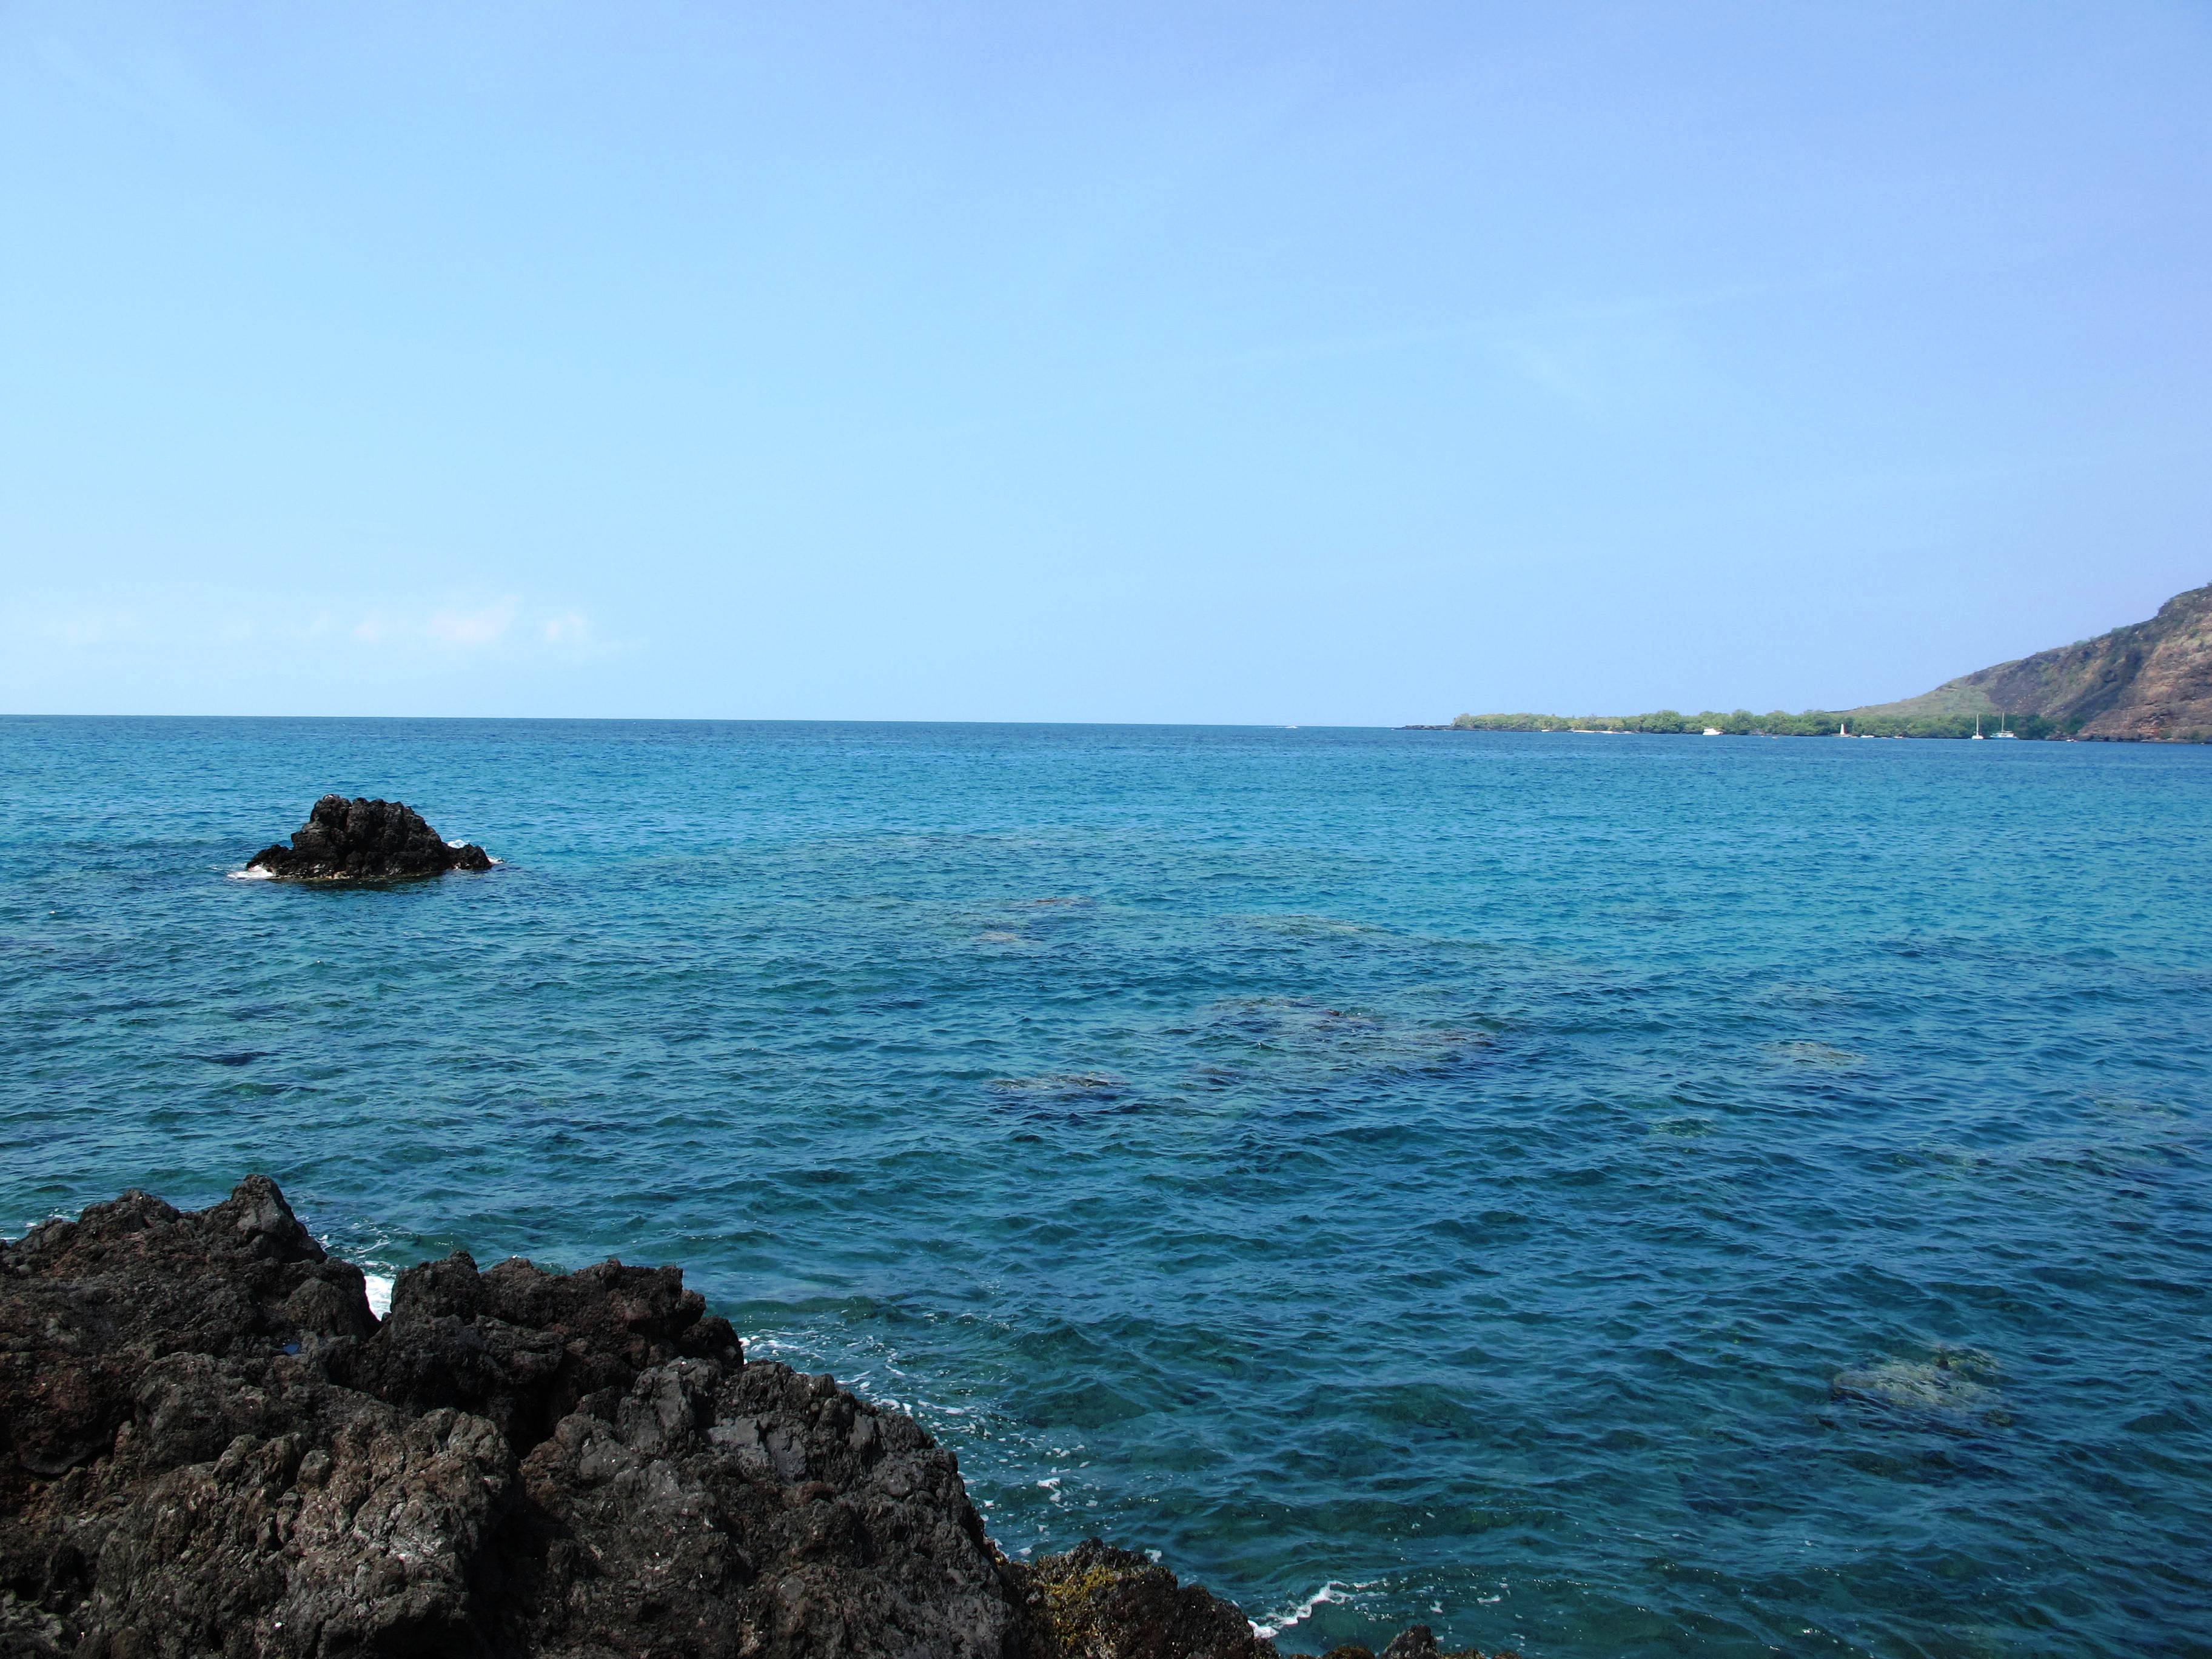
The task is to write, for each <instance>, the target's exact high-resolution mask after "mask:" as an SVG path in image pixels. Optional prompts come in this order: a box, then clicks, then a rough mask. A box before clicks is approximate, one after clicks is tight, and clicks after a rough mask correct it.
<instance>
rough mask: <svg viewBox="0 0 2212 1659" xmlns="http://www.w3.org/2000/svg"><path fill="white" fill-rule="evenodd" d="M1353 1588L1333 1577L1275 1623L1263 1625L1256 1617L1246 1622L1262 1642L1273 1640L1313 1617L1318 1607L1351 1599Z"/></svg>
mask: <svg viewBox="0 0 2212 1659" xmlns="http://www.w3.org/2000/svg"><path fill="white" fill-rule="evenodd" d="M1353 1588H1354V1587H1353V1586H1352V1585H1350V1584H1340V1583H1337V1582H1336V1580H1335V1579H1334V1578H1332V1579H1330V1580H1329V1581H1328V1583H1326V1584H1323V1585H1322V1587H1321V1588H1320V1589H1317V1590H1316V1591H1315V1592H1314V1593H1313V1594H1312V1595H1309V1596H1308V1597H1306V1599H1305V1600H1304V1601H1301V1602H1299V1603H1298V1605H1297V1610H1296V1611H1295V1612H1292V1613H1288V1614H1285V1616H1284V1617H1282V1618H1280V1619H1279V1620H1276V1621H1275V1622H1274V1623H1273V1624H1272V1625H1263V1624H1261V1622H1260V1621H1259V1620H1256V1619H1253V1620H1247V1621H1246V1622H1248V1623H1249V1624H1250V1626H1252V1634H1253V1635H1255V1636H1256V1637H1258V1638H1260V1639H1261V1641H1262V1642H1272V1641H1273V1640H1274V1638H1276V1637H1278V1636H1280V1635H1281V1634H1282V1633H1283V1632H1285V1631H1286V1630H1288V1629H1290V1627H1291V1626H1293V1625H1302V1624H1304V1622H1305V1621H1306V1620H1309V1619H1310V1618H1312V1617H1313V1615H1314V1610H1315V1609H1316V1608H1317V1607H1322V1606H1324V1605H1326V1604H1327V1603H1328V1602H1331V1601H1346V1600H1347V1599H1349V1598H1350V1596H1351V1594H1352V1589H1353Z"/></svg>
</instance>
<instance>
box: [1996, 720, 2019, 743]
mask: <svg viewBox="0 0 2212 1659" xmlns="http://www.w3.org/2000/svg"><path fill="white" fill-rule="evenodd" d="M2004 723H2005V717H2004V716H2003V715H2002V714H2000V715H1998V716H1997V732H1996V734H1997V736H1999V737H2001V738H2008V739H2009V740H2010V741H2012V742H2014V743H2018V742H2019V741H2020V733H2019V732H2008V731H2006V730H2005V726H2004Z"/></svg>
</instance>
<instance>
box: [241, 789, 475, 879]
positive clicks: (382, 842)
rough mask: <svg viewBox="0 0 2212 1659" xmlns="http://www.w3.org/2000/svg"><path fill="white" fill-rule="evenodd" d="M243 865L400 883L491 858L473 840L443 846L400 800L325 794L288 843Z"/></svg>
mask: <svg viewBox="0 0 2212 1659" xmlns="http://www.w3.org/2000/svg"><path fill="white" fill-rule="evenodd" d="M246 868H247V869H248V870H260V871H264V872H267V873H268V874H270V875H272V876H277V877H281V878H283V879H285V880H287V881H405V880H409V879H411V878H416V877H419V876H441V875H443V874H445V872H447V871H448V870H489V869H490V868H491V856H490V854H488V853H486V852H485V851H484V849H483V848H481V847H478V846H476V845H474V844H473V843H471V844H469V845H465V846H460V847H449V846H447V844H446V842H445V841H444V839H443V838H442V837H441V836H439V834H438V832H437V831H436V830H435V829H432V828H431V827H430V826H429V825H428V824H427V823H424V822H423V821H422V814H421V813H420V812H417V811H415V810H414V809H413V808H412V807H410V806H408V805H406V804H405V803H404V802H402V801H396V800H368V799H362V798H361V797H359V796H356V797H355V798H354V799H352V800H348V799H346V798H345V797H344V796H343V795H325V796H324V797H323V798H322V799H320V800H319V801H317V802H316V803H315V805H314V809H313V811H310V812H309V813H308V814H307V822H306V823H303V824H301V826H300V827H299V829H296V830H295V831H294V832H293V835H292V844H291V845H290V846H289V847H286V846H283V845H282V844H281V843H280V844H279V845H276V846H274V847H264V848H262V849H261V850H260V851H259V852H258V853H256V854H254V855H253V856H252V858H251V859H250V860H247V861H246Z"/></svg>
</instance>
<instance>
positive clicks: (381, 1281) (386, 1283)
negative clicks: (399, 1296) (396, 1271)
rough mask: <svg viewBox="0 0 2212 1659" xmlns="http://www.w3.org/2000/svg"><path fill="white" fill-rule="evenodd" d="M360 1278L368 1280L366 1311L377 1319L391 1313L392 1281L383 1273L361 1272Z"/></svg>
mask: <svg viewBox="0 0 2212 1659" xmlns="http://www.w3.org/2000/svg"><path fill="white" fill-rule="evenodd" d="M362 1278H364V1279H367V1280H368V1310H369V1312H371V1313H373V1314H374V1315H375V1316H377V1317H378V1318H379V1319H382V1318H383V1317H384V1316H386V1315H387V1314H389V1313H390V1312H391V1311H392V1280H391V1279H389V1278H387V1277H386V1275H384V1274H383V1273H369V1272H368V1271H367V1270H366V1269H364V1270H363V1272H362Z"/></svg>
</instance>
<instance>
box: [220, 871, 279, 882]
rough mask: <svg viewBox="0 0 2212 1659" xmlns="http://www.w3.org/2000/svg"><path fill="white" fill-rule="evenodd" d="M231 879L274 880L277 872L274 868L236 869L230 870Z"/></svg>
mask: <svg viewBox="0 0 2212 1659" xmlns="http://www.w3.org/2000/svg"><path fill="white" fill-rule="evenodd" d="M230 879H231V880H233V881H274V880H276V872H274V871H273V870H234V871H232V872H230Z"/></svg>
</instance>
